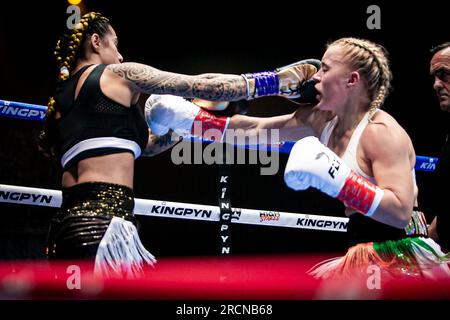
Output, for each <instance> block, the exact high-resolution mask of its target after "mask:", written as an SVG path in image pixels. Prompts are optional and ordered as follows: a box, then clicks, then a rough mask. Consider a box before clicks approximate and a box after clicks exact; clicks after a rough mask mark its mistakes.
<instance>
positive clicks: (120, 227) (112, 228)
mask: <svg viewBox="0 0 450 320" xmlns="http://www.w3.org/2000/svg"><path fill="white" fill-rule="evenodd" d="M155 263H156V259H155V257H154V256H153V255H152V254H151V253H150V252H148V251H147V249H145V248H144V246H143V245H142V242H141V240H140V239H139V235H138V231H137V229H136V227H135V226H134V224H133V223H131V222H130V221H127V220H124V219H122V218H118V217H113V218H112V220H111V222H110V224H109V226H108V229H107V230H106V232H105V235H104V236H103V238H102V241H101V242H100V245H99V247H98V249H97V254H96V256H95V267H94V273H95V274H97V275H100V276H102V277H107V278H118V277H120V278H127V279H133V278H138V277H139V276H141V275H143V268H144V267H145V266H153V265H154V264H155Z"/></svg>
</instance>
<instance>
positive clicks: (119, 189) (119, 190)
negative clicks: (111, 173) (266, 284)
mask: <svg viewBox="0 0 450 320" xmlns="http://www.w3.org/2000/svg"><path fill="white" fill-rule="evenodd" d="M62 197H63V200H62V205H61V209H62V210H67V209H73V208H75V207H76V208H79V209H83V208H86V209H88V208H93V209H95V207H101V209H102V211H111V213H112V214H113V215H114V212H115V211H117V210H118V209H119V210H120V211H121V212H123V213H124V214H125V215H132V213H133V209H134V192H133V190H132V189H131V188H129V187H127V186H123V185H119V184H113V183H106V182H84V183H80V184H77V185H75V186H72V187H69V188H62Z"/></svg>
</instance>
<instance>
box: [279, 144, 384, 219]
mask: <svg viewBox="0 0 450 320" xmlns="http://www.w3.org/2000/svg"><path fill="white" fill-rule="evenodd" d="M284 181H285V182H286V184H287V185H288V187H290V188H292V189H294V190H306V189H308V188H309V187H313V188H316V189H319V190H320V191H322V192H324V193H326V194H328V195H329V196H331V197H333V198H337V199H339V200H341V201H342V202H343V203H344V204H345V205H346V206H347V207H350V208H353V209H355V210H357V211H359V212H361V213H362V214H364V215H366V216H368V217H370V216H372V215H373V213H374V212H375V210H376V209H377V207H378V205H379V204H380V202H381V199H382V198H383V194H384V191H383V190H382V189H381V188H379V187H378V186H376V185H374V184H373V183H371V182H370V181H368V180H367V179H365V178H363V177H361V176H359V175H357V174H356V173H355V172H354V171H352V170H351V169H350V167H348V166H347V165H346V164H345V163H344V162H343V161H342V159H340V158H339V157H338V156H337V155H336V154H335V153H334V152H333V151H331V150H330V149H329V148H327V147H326V146H324V145H323V144H322V143H321V142H320V141H319V139H317V138H316V137H306V138H303V139H301V140H299V141H298V142H296V143H295V145H294V147H293V148H292V150H291V152H290V155H289V159H288V162H287V165H286V169H285V172H284Z"/></svg>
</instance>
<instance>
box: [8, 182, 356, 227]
mask: <svg viewBox="0 0 450 320" xmlns="http://www.w3.org/2000/svg"><path fill="white" fill-rule="evenodd" d="M61 202H62V193H61V191H59V190H51V189H41V188H30V187H22V186H13V185H6V184H0V203H13V204H22V205H33V206H44V207H54V208H59V207H60V206H61ZM134 214H136V215H142V216H151V217H164V218H176V219H189V220H201V221H211V222H217V221H219V219H220V208H219V207H217V206H209V205H199V204H192V203H183V202H172V201H164V200H149V199H138V198H136V199H135V207H134ZM230 220H231V222H232V223H239V224H250V225H259V226H272V227H287V228H297V229H309V230H322V231H337V232H346V231H347V224H348V218H342V217H332V216H322V215H308V214H302V213H291V212H278V211H267V210H259V209H242V208H233V209H232V216H231V219H230Z"/></svg>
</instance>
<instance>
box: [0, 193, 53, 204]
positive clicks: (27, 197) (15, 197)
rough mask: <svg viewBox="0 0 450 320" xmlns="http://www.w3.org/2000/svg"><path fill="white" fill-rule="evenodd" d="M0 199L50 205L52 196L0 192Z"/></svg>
mask: <svg viewBox="0 0 450 320" xmlns="http://www.w3.org/2000/svg"><path fill="white" fill-rule="evenodd" d="M0 199H3V200H9V201H14V202H27V203H29V202H30V201H31V202H33V203H51V202H52V199H53V196H50V195H44V194H34V193H27V192H10V191H1V190H0Z"/></svg>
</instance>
